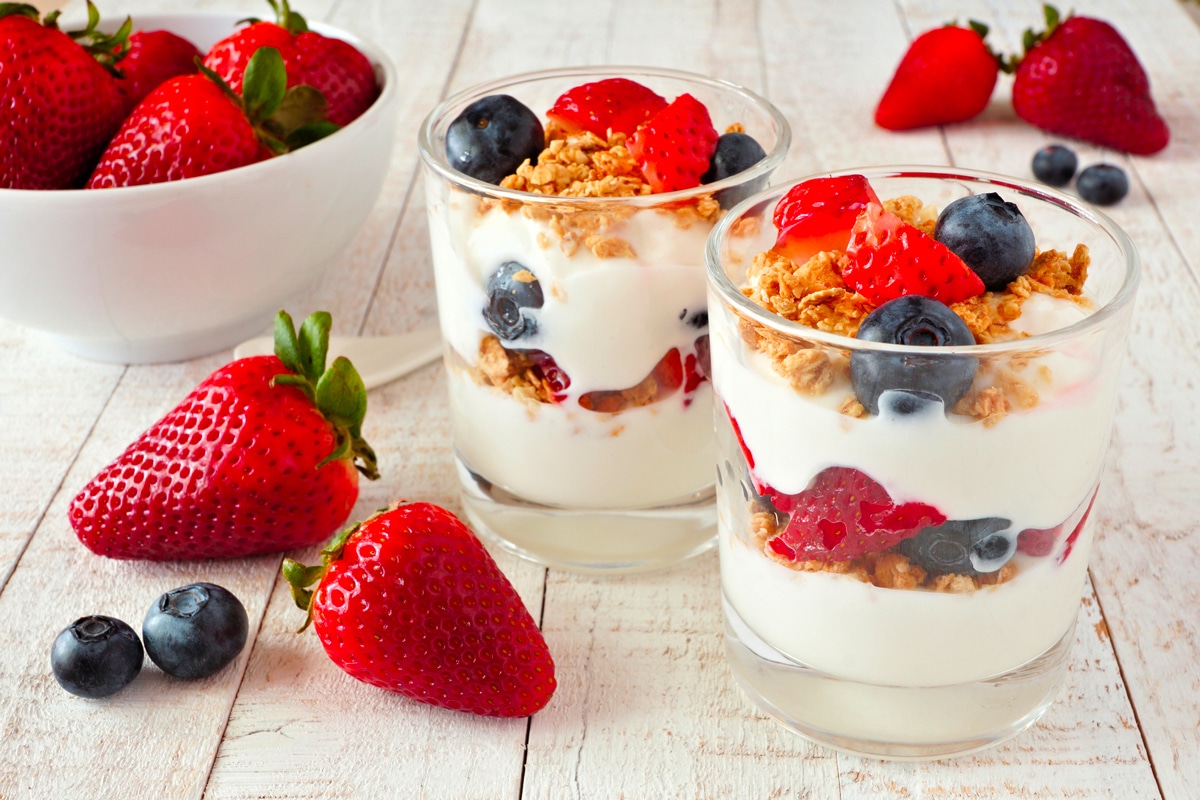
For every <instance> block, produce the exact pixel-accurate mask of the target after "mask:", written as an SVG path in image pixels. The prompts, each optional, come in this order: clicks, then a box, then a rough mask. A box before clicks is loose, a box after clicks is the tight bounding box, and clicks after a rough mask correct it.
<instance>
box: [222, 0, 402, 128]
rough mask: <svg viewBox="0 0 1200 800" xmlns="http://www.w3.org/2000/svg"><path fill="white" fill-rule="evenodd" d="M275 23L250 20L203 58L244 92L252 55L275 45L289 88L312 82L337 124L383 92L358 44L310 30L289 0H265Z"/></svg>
mask: <svg viewBox="0 0 1200 800" xmlns="http://www.w3.org/2000/svg"><path fill="white" fill-rule="evenodd" d="M267 2H268V3H270V4H271V8H272V9H274V10H275V16H276V20H277V22H263V21H261V20H254V19H252V20H250V22H251V24H250V25H249V26H247V27H245V28H242V29H241V30H240V31H238V32H237V33H234V34H232V35H230V36H227V37H226V38H224V39H222V40H221V41H219V42H217V43H216V44H215V45H213V46H212V48H211V49H210V50H209V51H208V55H206V56H205V57H204V65H205V66H206V67H208V68H209V69H211V70H212V71H213V72H215V73H217V74H218V75H220V76H221V78H222V79H224V80H225V82H226V83H228V84H229V85H230V86H231V87H233V90H234V91H240V90H241V86H242V80H243V75H244V74H245V71H246V67H247V65H248V64H249V63H250V57H251V56H253V55H254V53H255V52H256V51H257V50H258V49H259V48H260V47H274V48H275V49H277V50H278V51H279V52H280V54H281V55H282V56H283V63H284V64H285V65H286V66H287V85H288V87H289V88H291V87H293V86H300V85H302V84H304V85H308V86H312V87H313V88H315V89H316V90H317V91H319V92H321V94H323V95H324V96H325V100H326V102H327V103H328V104H329V109H328V112H327V116H328V119H329V121H330V122H333V123H335V124H337V125H348V124H350V122H352V121H353V120H355V119H357V118H358V117H359V115H361V114H362V113H363V112H364V111H366V110H367V109H368V108H369V107H370V106H371V104H372V103H374V102H375V98H376V97H378V96H379V87H378V85H377V84H376V81H375V68H374V67H372V66H371V62H370V61H368V60H367V57H366V56H365V55H363V54H362V53H361V52H360V51H359V50H358V49H357V48H356V47H354V45H352V44H350V43H349V42H344V41H342V40H341V39H334V38H332V37H329V36H323V35H322V34H319V33H316V32H314V31H310V30H309V29H308V23H307V22H306V21H305V19H304V17H302V16H301V15H300V14H298V13H296V12H295V11H292V9H291V7H290V6H289V5H288V0H267Z"/></svg>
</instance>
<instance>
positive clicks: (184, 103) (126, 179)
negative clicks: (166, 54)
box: [86, 47, 337, 189]
mask: <svg viewBox="0 0 1200 800" xmlns="http://www.w3.org/2000/svg"><path fill="white" fill-rule="evenodd" d="M283 69H284V68H283V61H282V59H281V57H280V55H279V51H278V50H275V49H274V48H271V47H264V48H262V49H260V50H259V51H258V52H256V53H255V54H254V57H253V58H252V59H251V65H250V67H249V68H248V70H247V72H248V73H249V74H250V78H248V79H247V80H246V82H245V84H244V85H243V90H244V96H243V95H238V94H235V93H234V92H233V91H232V90H231V89H230V88H229V87H228V86H227V85H225V84H224V83H223V82H222V81H221V79H220V78H218V77H217V76H216V75H214V74H212V72H211V71H210V70H208V69H207V68H204V69H203V70H202V74H199V75H182V76H179V77H175V78H171V79H169V80H167V82H166V83H163V84H162V85H161V86H159V87H158V88H157V89H155V90H154V91H152V92H151V93H150V94H149V95H147V97H146V99H145V100H143V101H142V102H141V103H139V104H138V106H137V108H135V109H134V110H133V112H132V113H130V115H129V117H128V118H127V119H126V120H125V122H124V123H123V124H122V125H121V129H120V130H119V131H117V135H116V136H114V137H113V139H112V141H111V142H109V145H108V149H106V150H105V151H104V154H103V155H102V156H101V157H100V163H99V164H97V165H96V169H95V170H94V171H93V172H92V176H91V177H90V178H89V179H88V182H87V187H86V188H88V189H106V188H112V187H116V186H140V185H142V184H147V183H163V182H166V181H177V180H183V179H184V178H195V177H198V176H200V175H210V174H212V173H216V172H224V171H225V170H229V169H234V168H236V167H244V166H246V165H248V164H253V163H255V162H258V161H262V160H263V159H265V158H270V157H271V156H273V155H276V154H279V153H285V152H288V151H289V150H294V149H296V148H298V147H302V146H304V145H305V144H308V143H309V142H311V141H313V140H315V139H318V138H320V137H322V136H325V135H328V134H329V133H331V132H332V131H333V130H334V129H336V127H337V126H336V125H333V124H332V123H329V122H326V121H324V120H323V115H324V100H323V99H322V98H321V96H320V93H319V92H317V90H315V89H313V88H312V87H309V86H298V87H295V88H292V89H287V90H286V91H285V89H284V84H285V76H284V71H283Z"/></svg>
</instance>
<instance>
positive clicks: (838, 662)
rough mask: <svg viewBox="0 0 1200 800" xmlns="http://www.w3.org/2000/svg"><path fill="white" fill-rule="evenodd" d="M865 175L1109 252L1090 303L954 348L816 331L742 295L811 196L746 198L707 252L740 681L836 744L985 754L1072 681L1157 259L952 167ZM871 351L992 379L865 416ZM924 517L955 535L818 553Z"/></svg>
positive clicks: (1095, 258) (1036, 192) (1091, 281)
mask: <svg viewBox="0 0 1200 800" xmlns="http://www.w3.org/2000/svg"><path fill="white" fill-rule="evenodd" d="M849 173H860V174H863V175H865V176H866V177H867V178H868V179H869V181H870V183H871V185H872V186H873V187H874V189H875V191H876V193H877V194H878V196H879V197H880V198H881V199H886V198H894V197H899V196H905V195H912V196H915V197H917V198H920V199H921V200H922V201H924V202H925V203H926V204H933V205H935V206H936V207H937V208H938V209H941V208H944V207H945V206H946V204H947V203H949V202H950V201H952V200H954V199H956V198H959V197H963V196H966V195H969V194H978V193H986V192H996V193H998V194H999V195H1001V196H1002V197H1003V198H1004V199H1005V200H1009V201H1012V202H1014V203H1016V204H1017V206H1018V207H1019V208H1020V209H1021V211H1022V212H1023V214H1024V216H1025V217H1026V218H1027V219H1028V221H1029V223H1030V226H1031V227H1032V229H1033V231H1034V233H1035V236H1036V240H1037V244H1038V248H1039V250H1048V249H1057V250H1061V251H1064V252H1065V253H1066V254H1068V255H1069V254H1071V253H1072V252H1073V251H1074V248H1075V246H1076V244H1079V243H1082V244H1084V245H1086V246H1087V247H1088V248H1089V250H1090V258H1091V263H1090V267H1089V269H1088V273H1087V280H1086V283H1085V284H1084V295H1085V296H1087V297H1088V298H1090V300H1091V302H1092V307H1091V313H1088V314H1087V315H1086V316H1084V315H1083V314H1082V313H1079V314H1076V315H1075V316H1071V315H1067V316H1066V317H1063V318H1061V319H1067V320H1070V319H1074V320H1076V321H1075V322H1074V323H1073V324H1068V325H1067V326H1066V327H1062V328H1060V329H1057V330H1050V331H1049V332H1043V333H1038V332H1037V331H1038V330H1039V329H1045V330H1049V329H1050V328H1052V327H1054V324H1055V323H1054V322H1053V320H1054V319H1055V314H1057V313H1059V312H1058V311H1055V308H1056V306H1055V303H1053V302H1044V301H1042V300H1038V301H1037V302H1036V303H1034V301H1033V300H1027V301H1025V305H1024V306H1023V307H1022V308H1023V310H1024V311H1025V312H1026V313H1025V314H1023V315H1022V319H1024V320H1025V322H1014V323H1012V324H1013V325H1018V326H1024V328H1025V329H1026V332H1029V333H1032V335H1029V336H1027V337H1026V338H1018V339H1015V340H1013V341H1007V342H994V343H989V344H978V345H971V346H959V347H941V348H934V347H915V346H901V345H895V344H876V343H872V342H868V341H862V340H859V339H856V338H850V337H848V336H842V335H838V334H836V333H830V332H826V331H822V330H818V329H815V328H813V327H807V326H805V325H801V324H799V323H798V322H793V321H791V320H789V319H787V318H785V317H784V316H780V315H778V314H776V313H773V312H772V311H768V310H767V309H766V308H765V307H764V306H762V305H759V304H758V303H756V302H753V301H752V300H751V299H750V298H749V297H748V296H747V295H746V294H745V293H743V291H742V290H741V289H742V287H743V286H745V285H746V284H747V280H748V272H749V271H750V270H752V269H754V270H760V269H761V267H752V265H753V264H754V263H755V256H756V255H757V254H760V253H763V252H764V251H766V250H768V249H770V248H771V246H772V245H773V244H774V243H775V239H776V234H777V231H776V229H775V227H774V224H773V222H772V211H773V209H774V208H775V206H776V203H777V202H778V201H779V199H780V198H781V197H782V196H783V195H785V194H786V193H787V191H788V190H789V188H790V186H779V187H775V188H772V189H771V190H769V191H767V192H764V193H761V194H759V195H757V196H755V197H754V198H751V199H749V200H747V201H746V202H744V203H742V204H740V205H739V206H737V207H736V208H735V209H733V210H732V211H731V212H730V213H729V214H728V215H726V216H725V218H724V219H722V220H721V222H720V223H719V224H718V225H717V227H716V229H715V230H714V232H713V235H712V237H711V238H710V240H709V244H708V255H707V257H708V274H709V292H710V294H709V308H710V316H709V325H710V348H711V357H712V375H713V384H714V391H715V393H716V396H717V403H716V405H717V413H716V420H717V423H716V424H717V438H718V458H719V462H718V463H719V466H718V476H719V484H718V488H717V506H718V527H719V534H718V538H719V548H720V562H721V586H722V593H723V599H724V612H725V640H726V651H727V655H728V658H729V662H730V664H731V666H732V670H733V673H734V675H735V676H736V678H737V680H738V682H739V683H740V684H741V686H742V688H743V689H744V690H745V691H746V693H747V694H748V695H749V696H750V698H751V699H752V700H753V701H754V702H755V703H756V704H758V705H759V706H760V707H761V708H763V709H764V710H765V711H766V712H767V713H769V714H771V715H772V716H773V717H775V718H776V719H777V720H778V721H780V722H781V723H783V724H784V725H785V726H787V727H789V728H791V729H793V730H794V731H797V732H799V733H800V734H802V735H804V736H806V737H808V738H810V739H812V740H814V741H816V742H819V743H821V744H825V745H829V746H832V747H835V748H838V749H842V750H846V751H849V752H853V753H858V754H866V755H872V756H877V757H884V758H930V757H938V756H945V755H949V754H959V753H965V752H970V751H973V750H977V749H980V748H983V747H987V746H990V745H993V744H996V743H998V742H1000V741H1002V740H1004V739H1006V738H1008V737H1010V736H1013V735H1015V734H1017V733H1018V732H1020V731H1021V730H1023V729H1024V728H1026V727H1027V726H1029V725H1030V724H1032V723H1033V722H1034V720H1036V719H1037V718H1038V717H1039V716H1040V715H1041V714H1042V713H1043V712H1044V711H1045V709H1046V708H1047V707H1048V706H1049V705H1050V703H1051V702H1052V700H1053V697H1054V695H1055V692H1056V690H1057V687H1058V686H1059V683H1060V681H1061V678H1062V676H1063V674H1064V672H1065V668H1066V663H1067V655H1068V650H1069V647H1070V643H1071V641H1072V637H1073V631H1074V627H1075V620H1076V617H1077V613H1078V610H1079V605H1080V596H1081V590H1082V587H1083V584H1084V578H1085V574H1086V570H1087V562H1088V554H1089V551H1090V549H1091V545H1092V538H1093V535H1094V531H1095V515H1089V512H1090V511H1091V509H1092V504H1093V502H1094V500H1095V497H1096V492H1097V487H1098V484H1099V479H1100V475H1101V472H1102V466H1103V463H1104V455H1105V451H1106V449H1107V447H1108V442H1109V438H1110V431H1111V427H1112V420H1113V414H1114V411H1115V408H1116V403H1117V379H1118V372H1119V367H1120V364H1121V361H1122V359H1123V357H1124V353H1125V350H1126V338H1127V334H1128V330H1129V321H1130V316H1131V314H1132V309H1133V299H1134V294H1135V290H1136V286H1137V281H1138V273H1139V260H1138V256H1137V253H1136V252H1135V250H1134V247H1133V244H1132V242H1131V241H1130V240H1129V237H1128V236H1126V234H1125V233H1124V232H1122V231H1121V229H1120V228H1118V227H1117V226H1116V225H1115V224H1114V223H1113V222H1112V221H1111V220H1109V219H1108V218H1107V217H1105V216H1103V215H1102V214H1099V213H1097V212H1095V211H1094V210H1092V209H1090V208H1088V207H1085V206H1083V205H1081V204H1079V203H1078V201H1075V200H1073V199H1072V198H1070V197H1068V196H1066V195H1064V194H1060V193H1058V192H1055V191H1052V190H1048V189H1046V188H1044V187H1041V186H1037V185H1031V184H1027V183H1024V182H1022V181H1019V180H1015V179H1010V178H1005V177H1001V176H998V175H989V174H984V173H978V172H972V171H968V170H960V169H951V168H937V167H894V168H889V167H873V168H869V169H863V170H850V171H848V172H847V173H841V174H849ZM1030 303H1034V304H1033V305H1030ZM852 358H855V359H859V360H860V361H859V363H860V364H862V363H865V362H866V361H869V360H870V359H889V358H890V359H905V360H907V361H906V363H909V364H916V363H919V364H922V365H925V366H927V367H928V366H932V367H935V368H936V367H938V366H939V365H940V366H943V367H944V366H946V365H952V364H957V365H959V366H961V365H962V364H963V363H966V364H968V365H970V364H972V363H973V364H974V366H975V369H976V372H975V377H974V382H973V383H972V384H971V388H970V389H969V390H968V391H967V395H966V397H965V398H964V399H963V400H962V401H959V402H958V403H956V404H955V405H953V406H952V408H951V409H950V410H949V411H947V410H946V409H945V408H944V405H943V402H942V400H941V399H939V398H934V399H933V400H932V401H929V402H926V401H928V400H929V397H928V396H926V397H924V398H922V397H921V395H920V394H915V395H913V394H908V393H906V392H885V393H884V394H883V395H881V396H880V397H879V399H878V404H877V409H878V413H875V414H872V413H870V412H869V411H866V410H865V409H863V408H861V407H860V406H861V404H857V405H856V400H857V398H856V396H855V390H854V385H853V381H852V379H851V372H850V361H851V359H852ZM951 368H953V367H951ZM921 374H922V375H928V374H931V373H924V372H923V373H921ZM922 380H925V379H924V378H922ZM968 380H970V378H968ZM909 388H910V389H911V388H914V387H909ZM914 398H915V404H910V405H907V406H906V404H905V403H906V401H912V400H914ZM862 476H865V478H864V477H862ZM866 478H869V479H870V481H871V482H873V483H874V484H875V485H876V486H877V487H878V488H874V487H872V486H870V485H868V484H867V481H866ZM839 484H840V485H841V486H842V488H841V489H838V488H837V487H838V486H839ZM847 486H853V487H856V488H854V489H850V490H848V489H846V488H845V487H847ZM879 491H884V492H886V494H879ZM839 493H840V494H839ZM835 496H837V497H840V500H837V501H836V502H835V501H834V500H831V499H830V498H831V497H835ZM839 502H840V503H841V505H840V506H839V505H837V503H839ZM813 509H818V510H816V511H814V510H813ZM930 509H934V511H931V510H930ZM923 513H926V514H933V515H934V516H935V517H936V516H937V515H941V517H944V519H945V520H947V521H948V524H950V527H946V524H947V523H943V524H941V525H935V524H933V523H936V522H937V521H938V520H937V519H935V518H928V519H927V522H928V523H929V524H928V525H927V524H926V523H920V524H921V526H922V527H921V528H920V538H916V537H913V538H912V539H911V541H910V542H909V543H908V544H905V543H900V544H897V545H894V546H891V547H889V548H888V549H886V550H883V551H881V552H877V553H874V554H870V555H867V556H863V557H860V558H856V559H852V560H848V561H842V562H834V561H828V560H827V561H822V560H821V559H820V558H816V559H812V558H805V556H809V555H812V553H813V552H814V551H813V550H810V549H808V545H805V544H803V543H804V542H806V541H814V540H813V539H806V538H805V537H812V536H816V537H824V536H832V537H834V538H832V539H828V540H827V539H824V538H820V539H818V541H821V542H822V545H821V546H825V545H827V544H829V543H830V542H836V541H839V539H837V538H836V537H838V536H841V535H842V534H844V533H846V535H854V532H855V531H858V532H861V531H863V530H866V529H868V528H869V527H870V526H871V525H873V524H875V523H874V521H875V520H879V519H884V518H888V517H889V515H893V514H895V515H897V517H902V515H905V514H909V515H918V516H913V517H909V518H908V519H909V520H910V521H909V522H907V523H904V524H914V523H913V522H911V520H913V519H917V518H919V515H920V514H923ZM897 517H892V518H891V519H895V518H897ZM818 519H824V521H823V522H816V520H818ZM830 520H832V522H831V521H830ZM843 523H844V524H845V525H846V526H847V527H839V526H841V525H843ZM889 524H890V523H889ZM822 526H824V527H822ZM931 529H932V530H931ZM847 531H850V533H847ZM798 542H799V543H800V544H798ZM946 542H949V543H948V544H947V543H946ZM938 548H950V549H949V550H938ZM817 551H819V547H818V548H817ZM910 556H911V557H910ZM964 558H965V559H966V560H963V559H964ZM793 559H794V560H793ZM989 559H990V560H989ZM944 564H954V565H955V566H953V567H942V566H940V565H944ZM922 565H925V566H922ZM998 565H1002V566H998ZM914 566H917V567H921V569H922V572H921V573H917V572H915V570H914ZM926 567H928V568H926Z"/></svg>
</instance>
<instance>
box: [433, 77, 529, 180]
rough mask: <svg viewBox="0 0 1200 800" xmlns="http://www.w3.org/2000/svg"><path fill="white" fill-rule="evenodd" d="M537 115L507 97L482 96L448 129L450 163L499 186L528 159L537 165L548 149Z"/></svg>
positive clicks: (517, 101) (502, 95)
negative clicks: (540, 156)
mask: <svg viewBox="0 0 1200 800" xmlns="http://www.w3.org/2000/svg"><path fill="white" fill-rule="evenodd" d="M545 144H546V140H545V133H544V131H543V129H542V123H541V120H539V119H538V117H537V114H534V113H533V111H531V110H530V109H529V107H528V106H526V105H525V104H523V103H522V102H521V101H520V100H517V99H516V98H514V97H511V96H509V95H506V94H493V95H488V96H487V97H481V98H480V99H478V100H476V101H475V102H474V103H471V104H470V105H469V106H467V107H466V108H465V109H463V111H462V113H461V114H459V115H458V116H457V117H455V118H454V121H453V122H451V123H450V127H449V128H447V130H446V160H447V161H449V162H450V165H451V166H452V167H454V168H455V169H457V170H458V171H459V172H461V173H463V174H464V175H470V176H471V177H472V178H478V179H479V180H481V181H486V182H487V183H493V184H499V183H500V181H502V180H504V178H505V177H506V176H508V175H511V174H513V173H514V172H516V171H517V167H519V166H521V164H522V163H523V162H524V161H525V160H526V159H528V160H529V161H530V163H533V164H536V163H537V160H538V156H539V155H540V154H541V152H542V149H543V148H544V147H545Z"/></svg>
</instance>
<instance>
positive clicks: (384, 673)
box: [283, 503, 557, 717]
mask: <svg viewBox="0 0 1200 800" xmlns="http://www.w3.org/2000/svg"><path fill="white" fill-rule="evenodd" d="M321 561H322V563H321V565H320V566H317V567H305V566H304V565H303V564H300V563H298V562H296V561H292V560H291V559H286V560H285V561H284V565H283V572H284V576H285V577H286V578H287V580H288V582H289V583H291V584H292V595H293V597H294V598H295V600H296V604H297V605H298V606H300V608H301V609H304V610H306V611H307V612H308V614H309V620H311V622H312V625H313V627H314V628H315V629H316V631H317V636H318V637H320V639H321V643H322V644H323V645H324V646H325V652H326V653H328V655H329V657H330V658H331V659H332V660H333V662H334V663H335V664H337V665H338V666H339V667H341V668H342V669H343V670H345V671H346V672H347V673H348V674H349V675H350V676H351V677H354V678H357V679H358V680H360V681H364V682H366V683H369V684H372V685H374V686H378V687H380V688H383V689H387V690H389V691H393V692H399V693H400V694H403V695H406V696H407V697H410V698H412V699H413V700H417V701H419V702H422V703H429V704H431V705H435V706H440V707H442V708H449V709H454V710H456V711H469V712H471V713H474V714H484V715H487V716H496V717H526V716H529V715H530V714H533V713H535V712H537V711H539V710H540V709H541V708H542V707H543V706H545V705H546V703H547V702H549V700H550V697H551V695H553V694H554V689H555V687H556V685H557V684H556V682H555V678H554V661H553V659H552V658H551V657H550V649H549V648H548V647H547V646H546V641H545V639H543V638H542V634H541V631H539V630H538V627H537V624H536V623H535V622H534V621H533V618H532V617H531V616H530V615H529V611H528V610H527V609H526V608H525V605H524V604H523V603H522V602H521V598H520V597H519V596H518V595H517V593H516V591H515V590H514V589H513V587H512V584H511V583H509V581H508V578H506V577H505V576H504V573H503V572H501V571H500V568H499V567H497V566H496V562H495V561H493V560H492V557H491V556H490V555H489V554H488V552H487V550H485V549H484V547H483V545H482V544H481V543H480V542H479V539H477V538H476V537H475V534H473V533H472V532H471V531H470V529H468V528H467V527H466V526H465V525H463V524H462V522H460V521H459V520H458V518H457V517H455V516H454V515H453V514H451V513H450V512H449V511H447V510H445V509H444V508H440V507H438V506H435V505H431V504H429V503H412V504H408V505H396V506H393V507H392V508H390V509H387V510H385V511H382V512H380V513H378V514H376V515H375V516H373V517H371V518H369V519H367V520H366V521H364V522H361V523H359V524H358V525H355V526H353V527H351V528H348V529H347V530H345V531H343V532H342V533H341V534H340V535H339V536H338V537H336V538H335V539H334V540H333V542H331V543H330V545H329V546H328V547H326V548H325V549H324V550H322V551H321ZM314 583H316V584H317V587H316V589H315V590H310V589H309V588H308V587H310V586H312V585H313V584H314ZM307 625H308V623H307V622H306V623H305V627H307ZM302 630H303V628H302Z"/></svg>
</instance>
